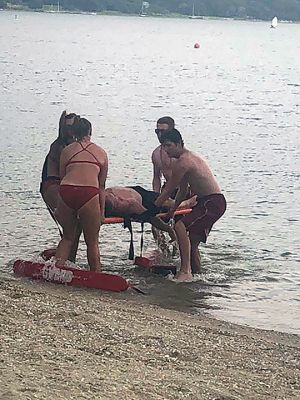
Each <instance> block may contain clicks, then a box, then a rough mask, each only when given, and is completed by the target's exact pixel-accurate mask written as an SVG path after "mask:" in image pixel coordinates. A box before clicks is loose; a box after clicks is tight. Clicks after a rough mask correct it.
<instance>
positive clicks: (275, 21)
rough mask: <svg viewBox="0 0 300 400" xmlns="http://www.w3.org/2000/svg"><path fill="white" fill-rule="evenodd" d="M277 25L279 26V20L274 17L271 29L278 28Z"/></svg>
mask: <svg viewBox="0 0 300 400" xmlns="http://www.w3.org/2000/svg"><path fill="white" fill-rule="evenodd" d="M277 25H278V19H277V17H274V18H273V19H272V21H271V28H276V26H277Z"/></svg>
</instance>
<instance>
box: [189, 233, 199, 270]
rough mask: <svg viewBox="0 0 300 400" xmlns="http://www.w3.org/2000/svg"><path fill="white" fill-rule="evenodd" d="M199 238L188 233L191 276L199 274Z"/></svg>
mask: <svg viewBox="0 0 300 400" xmlns="http://www.w3.org/2000/svg"><path fill="white" fill-rule="evenodd" d="M200 241H201V240H200V237H199V236H198V235H195V234H193V233H190V243H191V267H192V273H193V274H200V273H201V257H200V253H199V244H200Z"/></svg>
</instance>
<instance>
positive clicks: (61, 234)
mask: <svg viewBox="0 0 300 400" xmlns="http://www.w3.org/2000/svg"><path fill="white" fill-rule="evenodd" d="M46 206H47V208H48V211H49V213H50V215H51V217H52V219H53V221H54V222H55V223H56V226H57V228H58V232H59V235H60V237H61V238H62V237H63V233H62V230H61V227H60V226H59V224H58V222H57V219H56V217H55V215H54V212H53V211H52V210H51V208H50V207H49V206H48V204H47V203H46Z"/></svg>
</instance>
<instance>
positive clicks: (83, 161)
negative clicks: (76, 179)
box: [66, 142, 101, 168]
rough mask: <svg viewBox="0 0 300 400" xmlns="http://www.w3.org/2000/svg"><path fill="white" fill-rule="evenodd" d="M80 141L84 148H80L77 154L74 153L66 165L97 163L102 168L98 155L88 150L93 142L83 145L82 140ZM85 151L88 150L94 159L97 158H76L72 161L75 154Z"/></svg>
mask: <svg viewBox="0 0 300 400" xmlns="http://www.w3.org/2000/svg"><path fill="white" fill-rule="evenodd" d="M78 143H79V144H80V146H81V147H82V149H81V150H79V151H77V153H75V154H73V155H72V157H71V158H70V159H69V160H68V162H67V163H66V167H67V166H68V165H70V164H80V163H85V164H95V165H98V167H99V168H101V164H100V163H99V161H98V160H97V157H96V156H95V155H94V154H93V153H91V152H90V151H88V150H87V148H88V147H89V146H91V145H92V144H93V143H89V144H88V145H87V146H86V147H83V145H82V143H81V142H78ZM83 151H87V152H88V153H89V154H90V155H91V156H93V157H94V159H95V160H96V161H88V160H78V161H77V160H74V161H71V160H72V159H73V158H74V157H75V156H77V155H78V154H79V153H82V152H83Z"/></svg>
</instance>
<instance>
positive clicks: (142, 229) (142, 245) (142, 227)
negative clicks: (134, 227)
mask: <svg viewBox="0 0 300 400" xmlns="http://www.w3.org/2000/svg"><path fill="white" fill-rule="evenodd" d="M144 224H145V223H144V222H141V244H140V257H142V256H143V247H144Z"/></svg>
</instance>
